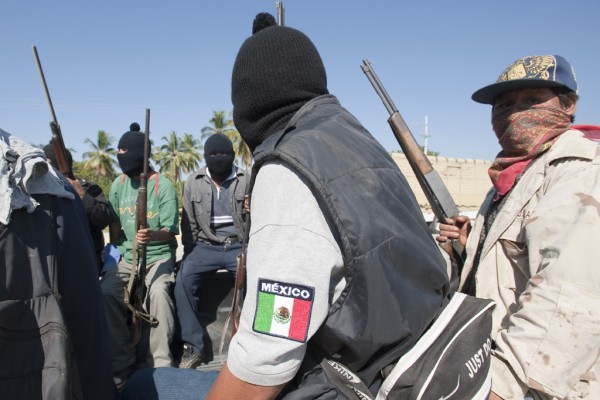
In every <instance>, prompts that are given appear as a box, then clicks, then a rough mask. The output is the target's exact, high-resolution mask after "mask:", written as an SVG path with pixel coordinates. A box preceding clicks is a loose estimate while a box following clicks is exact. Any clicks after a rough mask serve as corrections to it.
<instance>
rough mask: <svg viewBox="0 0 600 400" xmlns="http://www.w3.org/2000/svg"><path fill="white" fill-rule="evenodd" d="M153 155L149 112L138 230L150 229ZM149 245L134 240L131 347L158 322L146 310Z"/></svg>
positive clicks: (128, 290)
mask: <svg viewBox="0 0 600 400" xmlns="http://www.w3.org/2000/svg"><path fill="white" fill-rule="evenodd" d="M149 153H150V110H149V109H146V128H145V131H144V168H143V171H142V173H141V174H140V187H139V189H138V197H137V201H136V204H135V230H134V233H137V231H139V230H140V229H144V228H147V225H148V221H147V215H148V162H149V160H148V156H149ZM145 280H146V245H145V244H138V243H137V240H135V236H134V239H133V248H132V261H131V275H130V276H129V283H128V285H127V288H126V289H125V304H126V305H127V307H128V308H129V310H130V311H131V320H130V323H131V324H130V342H129V345H130V346H132V347H133V346H135V345H137V344H138V343H139V341H140V339H141V332H142V320H144V321H146V322H149V323H150V324H155V323H157V322H158V320H157V319H156V318H155V317H154V316H152V315H150V314H148V313H147V312H146V311H145V309H144V299H145V296H146V284H145Z"/></svg>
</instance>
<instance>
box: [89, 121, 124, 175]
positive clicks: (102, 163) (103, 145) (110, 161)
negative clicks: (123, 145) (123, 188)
mask: <svg viewBox="0 0 600 400" xmlns="http://www.w3.org/2000/svg"><path fill="white" fill-rule="evenodd" d="M113 140H114V138H112V137H111V136H109V135H108V133H106V132H105V131H98V137H97V138H96V142H95V143H94V142H93V141H92V140H90V139H85V141H84V143H87V144H89V145H90V146H92V149H93V151H88V152H85V153H83V155H82V156H83V159H84V160H85V159H86V158H87V159H88V160H87V161H84V168H85V169H89V170H93V171H95V178H96V180H100V179H102V178H104V179H113V178H114V177H115V169H114V166H115V165H116V164H117V162H116V161H115V159H114V157H115V156H116V155H117V150H116V149H114V148H112V147H111V146H112V141H113Z"/></svg>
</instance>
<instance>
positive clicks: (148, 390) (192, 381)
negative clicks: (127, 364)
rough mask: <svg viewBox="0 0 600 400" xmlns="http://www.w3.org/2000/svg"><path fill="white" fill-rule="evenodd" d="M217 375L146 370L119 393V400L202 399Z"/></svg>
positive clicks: (137, 372)
mask: <svg viewBox="0 0 600 400" xmlns="http://www.w3.org/2000/svg"><path fill="white" fill-rule="evenodd" d="M217 375H219V371H199V370H196V369H187V368H183V369H180V368H170V367H163V368H147V369H141V370H139V371H136V372H135V373H134V374H133V375H131V377H129V379H128V380H127V384H126V385H125V387H124V388H123V391H122V392H121V400H159V399H160V400H192V399H194V400H198V399H204V398H205V397H206V395H207V394H208V391H209V390H210V388H211V387H212V384H213V383H214V381H215V379H217Z"/></svg>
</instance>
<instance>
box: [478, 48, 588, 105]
mask: <svg viewBox="0 0 600 400" xmlns="http://www.w3.org/2000/svg"><path fill="white" fill-rule="evenodd" d="M538 87H564V88H566V89H569V90H571V91H573V92H575V93H577V81H576V79H575V71H574V70H573V67H572V66H571V64H569V62H568V61H567V60H565V59H564V58H563V57H561V56H557V55H549V56H527V57H523V58H519V59H518V60H517V61H515V62H513V63H512V64H510V65H509V66H508V67H507V68H506V69H505V70H504V71H503V72H502V73H501V74H500V76H499V77H498V79H497V80H496V83H493V84H491V85H488V86H485V87H483V88H481V89H479V90H477V91H476V92H475V93H473V95H472V96H471V98H472V99H473V100H474V101H476V102H478V103H483V104H494V101H495V100H496V98H497V97H498V96H500V95H502V94H504V93H506V92H509V91H511V90H515V89H527V88H538Z"/></svg>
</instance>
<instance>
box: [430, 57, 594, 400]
mask: <svg viewBox="0 0 600 400" xmlns="http://www.w3.org/2000/svg"><path fill="white" fill-rule="evenodd" d="M472 98H473V100H475V101H476V102H479V103H483V104H490V105H492V127H493V130H494V132H495V134H496V136H497V137H498V142H499V144H500V147H501V149H502V150H501V151H500V152H499V153H498V155H497V157H496V159H495V161H494V162H493V164H492V166H491V167H490V170H489V174H490V178H491V180H492V184H493V188H492V189H491V190H490V192H489V193H488V195H487V197H486V199H485V201H484V203H483V205H482V207H481V209H480V211H479V213H478V215H477V218H476V219H475V222H474V224H473V226H472V227H471V224H470V223H469V221H468V218H466V217H457V218H456V219H449V220H448V221H447V224H442V225H440V235H439V236H438V238H437V239H438V241H439V242H440V243H441V244H442V246H443V247H444V248H445V249H447V250H450V249H449V246H448V244H449V240H448V239H453V240H458V242H459V243H460V244H461V245H462V247H463V248H464V254H463V255H462V256H463V259H465V263H464V267H463V270H462V274H461V282H460V288H461V290H462V291H463V292H467V293H470V294H473V295H476V296H478V297H484V298H491V299H493V300H495V301H496V304H497V305H496V308H495V310H494V325H493V330H492V335H493V337H494V347H493V348H494V350H493V353H492V354H493V357H492V392H493V393H492V396H491V397H490V399H523V398H533V399H536V400H537V399H544V400H546V399H575V398H576V399H598V398H600V385H599V382H598V378H597V373H598V372H597V371H600V368H599V367H600V361H599V356H600V270H599V269H598V267H597V262H598V261H597V260H599V259H600V246H599V245H598V240H597V238H598V234H599V233H600V148H599V147H598V143H596V142H595V141H593V140H594V138H595V136H594V135H595V134H596V133H595V132H598V129H600V128H598V127H593V126H575V125H571V123H572V122H573V121H574V115H575V110H576V103H577V100H578V96H577V82H576V80H575V73H574V72H573V68H572V67H571V65H570V64H569V63H568V62H567V60H565V59H564V58H562V57H560V56H556V55H547V56H528V57H523V58H521V59H519V60H517V61H515V62H514V63H513V64H511V65H510V66H509V67H508V68H506V70H504V72H503V73H502V74H501V75H500V77H499V78H498V80H497V81H496V83H494V84H491V85H488V86H486V87H484V88H482V89H479V90H478V91H476V92H475V93H474V94H473V96H472ZM449 253H451V251H449Z"/></svg>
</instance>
